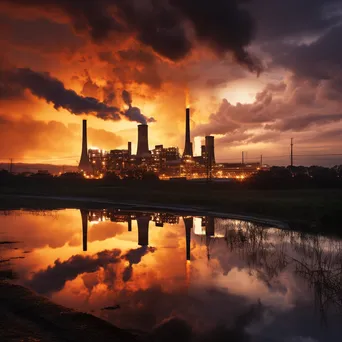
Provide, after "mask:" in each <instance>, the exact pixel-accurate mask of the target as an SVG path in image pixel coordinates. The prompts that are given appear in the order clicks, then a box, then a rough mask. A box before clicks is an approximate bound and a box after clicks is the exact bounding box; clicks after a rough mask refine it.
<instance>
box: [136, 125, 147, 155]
mask: <svg viewBox="0 0 342 342" xmlns="http://www.w3.org/2000/svg"><path fill="white" fill-rule="evenodd" d="M149 156H150V151H149V149H148V126H147V125H138V150H137V157H149Z"/></svg>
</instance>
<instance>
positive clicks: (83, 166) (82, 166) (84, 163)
mask: <svg viewBox="0 0 342 342" xmlns="http://www.w3.org/2000/svg"><path fill="white" fill-rule="evenodd" d="M78 168H79V170H80V171H86V172H90V171H91V165H90V162H89V157H88V139H87V120H83V128H82V153H81V159H80V163H79V165H78Z"/></svg>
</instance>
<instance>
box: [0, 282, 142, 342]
mask: <svg viewBox="0 0 342 342" xmlns="http://www.w3.org/2000/svg"><path fill="white" fill-rule="evenodd" d="M138 340H139V341H140V340H141V338H138V336H135V335H133V334H132V333H130V332H127V331H124V330H121V329H119V328H117V327H115V326H113V325H111V324H109V323H107V322H105V321H103V320H101V319H99V318H96V317H94V316H92V315H88V314H84V313H80V312H76V311H73V310H71V309H67V308H65V307H62V306H60V305H57V304H54V303H52V302H50V301H49V300H48V299H46V298H44V297H40V296H38V295H36V294H34V293H33V292H31V291H30V290H28V289H26V288H24V287H22V286H18V285H12V284H9V283H7V282H4V281H0V341H56V342H62V341H63V342H64V341H118V342H134V341H138Z"/></svg>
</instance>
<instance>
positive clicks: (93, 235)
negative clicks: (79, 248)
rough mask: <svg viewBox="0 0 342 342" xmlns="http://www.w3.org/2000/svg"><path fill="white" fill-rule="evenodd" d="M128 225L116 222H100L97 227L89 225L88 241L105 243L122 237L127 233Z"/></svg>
mask: <svg viewBox="0 0 342 342" xmlns="http://www.w3.org/2000/svg"><path fill="white" fill-rule="evenodd" d="M126 226H127V225H125V224H123V223H116V222H106V221H105V222H99V223H97V224H96V225H90V224H89V231H88V241H89V242H94V241H103V240H106V239H110V238H113V237H115V236H116V235H120V234H122V233H124V232H126V231H127V227H126Z"/></svg>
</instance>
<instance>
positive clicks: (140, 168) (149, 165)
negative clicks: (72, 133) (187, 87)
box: [79, 108, 263, 180]
mask: <svg viewBox="0 0 342 342" xmlns="http://www.w3.org/2000/svg"><path fill="white" fill-rule="evenodd" d="M185 116H186V117H185V119H186V120H185V144H184V149H183V153H182V154H180V152H179V148H178V147H164V145H156V146H155V147H154V148H153V149H152V150H150V149H149V143H148V128H149V127H148V125H147V124H139V125H138V136H137V151H136V154H133V153H132V143H131V142H128V143H127V149H114V150H110V151H106V150H101V149H88V147H87V121H86V120H83V134H82V153H81V159H80V163H79V170H80V172H82V173H83V174H84V176H85V177H86V178H103V177H104V175H105V174H108V173H111V174H115V175H116V176H118V177H120V178H125V177H133V178H140V177H141V175H142V174H144V173H146V172H149V173H153V174H155V175H156V176H158V177H159V178H160V179H164V180H170V179H172V180H174V179H188V180H190V179H197V180H200V179H207V180H208V179H230V178H234V179H240V180H243V179H245V178H246V177H249V176H250V175H252V174H254V173H255V172H257V171H258V170H260V169H261V168H263V165H262V163H261V162H260V163H245V162H244V158H243V159H242V161H241V163H234V164H231V163H217V162H216V159H215V138H214V136H206V137H205V145H203V146H201V155H200V156H194V153H193V145H192V142H191V129H190V108H186V113H185Z"/></svg>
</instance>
